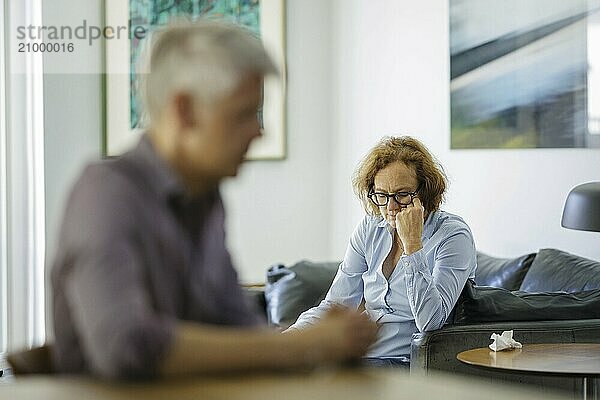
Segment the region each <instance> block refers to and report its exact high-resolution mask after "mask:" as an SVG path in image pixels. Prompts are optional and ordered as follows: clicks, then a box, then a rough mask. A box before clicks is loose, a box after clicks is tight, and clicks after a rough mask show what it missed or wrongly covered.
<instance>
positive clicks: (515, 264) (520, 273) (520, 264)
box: [475, 251, 535, 290]
mask: <svg viewBox="0 0 600 400" xmlns="http://www.w3.org/2000/svg"><path fill="white" fill-rule="evenodd" d="M534 258H535V253H531V254H525V255H524V256H521V257H517V258H497V257H492V256H488V255H487V254H484V253H481V252H479V251H478V252H477V270H476V271H475V283H476V284H477V285H478V286H493V287H499V288H504V289H508V290H518V289H519V287H520V286H521V283H522V282H523V278H524V277H525V275H526V274H527V271H528V270H529V267H531V263H532V262H533V259H534Z"/></svg>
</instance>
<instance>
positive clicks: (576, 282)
mask: <svg viewBox="0 0 600 400" xmlns="http://www.w3.org/2000/svg"><path fill="white" fill-rule="evenodd" d="M593 289H600V263H599V262H597V261H593V260H590V259H587V258H583V257H580V256H576V255H574V254H569V253H566V252H564V251H560V250H556V249H542V250H540V251H539V252H538V254H537V255H536V256H535V259H534V260H533V263H532V264H531V268H529V271H528V272H527V275H525V279H524V280H523V283H522V284H521V288H520V290H521V291H523V292H568V293H574V292H582V291H585V290H593Z"/></svg>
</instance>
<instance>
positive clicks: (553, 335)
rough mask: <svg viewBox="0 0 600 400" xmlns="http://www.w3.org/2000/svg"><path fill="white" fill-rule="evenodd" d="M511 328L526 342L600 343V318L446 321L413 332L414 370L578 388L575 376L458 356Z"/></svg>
mask: <svg viewBox="0 0 600 400" xmlns="http://www.w3.org/2000/svg"><path fill="white" fill-rule="evenodd" d="M511 329H512V330H513V331H514V338H515V340H517V341H518V342H521V343H523V344H529V343H600V319H583V320H561V321H520V322H510V321H508V322H492V323H479V324H468V325H446V326H444V327H443V328H442V329H439V330H436V331H432V332H427V333H415V334H413V337H412V343H411V359H410V372H411V374H427V372H428V371H431V370H438V371H445V372H452V373H459V374H465V375H475V376H480V377H486V378H488V379H489V380H493V381H511V382H514V381H517V382H523V383H530V384H537V385H541V386H547V387H561V388H563V389H569V388H573V390H578V385H579V383H578V382H577V380H575V379H573V378H561V377H539V376H538V377H536V376H526V375H516V374H511V373H506V372H499V371H493V370H488V369H483V368H479V367H474V366H470V365H466V364H463V363H461V362H460V361H458V360H457V359H456V355H457V354H458V353H460V352H461V351H465V350H469V349H473V348H479V347H486V346H487V345H489V344H490V343H491V341H490V336H491V334H492V333H502V331H507V330H511Z"/></svg>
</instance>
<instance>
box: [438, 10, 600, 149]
mask: <svg viewBox="0 0 600 400" xmlns="http://www.w3.org/2000/svg"><path fill="white" fill-rule="evenodd" d="M449 15H450V19H449V26H450V29H449V42H450V43H449V45H450V46H449V47H450V48H449V50H450V132H451V140H450V147H451V149H525V148H599V147H600V107H598V104H600V101H599V100H598V99H599V98H600V96H598V90H597V84H596V83H597V82H598V79H599V76H600V74H598V68H597V66H598V63H599V60H600V57H599V56H598V54H600V52H598V50H597V49H598V41H599V40H600V30H598V28H597V26H598V24H599V23H600V8H598V6H597V5H595V6H594V5H593V4H592V3H590V2H586V1H585V0H584V1H573V2H551V3H548V2H546V1H544V0H526V1H509V2H493V1H481V0H450V2H449Z"/></svg>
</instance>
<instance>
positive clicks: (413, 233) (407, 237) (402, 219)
mask: <svg viewBox="0 0 600 400" xmlns="http://www.w3.org/2000/svg"><path fill="white" fill-rule="evenodd" d="M424 214H425V209H424V208H423V205H422V204H421V200H419V198H418V197H415V198H414V199H413V202H412V204H409V205H407V206H406V207H404V208H403V209H402V210H400V212H398V213H397V214H396V232H398V237H399V238H400V241H402V246H403V247H404V253H405V254H412V253H414V252H415V251H418V250H420V249H421V248H423V244H422V243H421V235H422V234H423V216H424Z"/></svg>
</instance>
